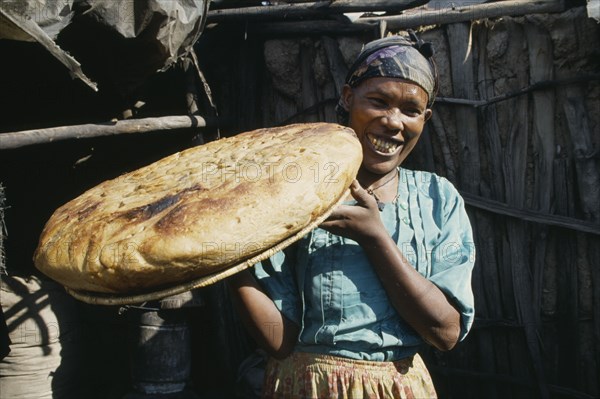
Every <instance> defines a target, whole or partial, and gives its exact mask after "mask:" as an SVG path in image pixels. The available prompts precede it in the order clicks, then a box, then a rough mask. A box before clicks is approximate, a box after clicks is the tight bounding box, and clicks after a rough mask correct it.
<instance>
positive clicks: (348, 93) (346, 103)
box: [341, 84, 354, 111]
mask: <svg viewBox="0 0 600 399" xmlns="http://www.w3.org/2000/svg"><path fill="white" fill-rule="evenodd" d="M353 95H354V94H353V93H352V87H350V86H349V85H347V84H346V85H344V87H342V96H341V100H342V101H341V103H342V106H343V107H344V109H345V110H346V111H350V104H351V103H352V96H353Z"/></svg>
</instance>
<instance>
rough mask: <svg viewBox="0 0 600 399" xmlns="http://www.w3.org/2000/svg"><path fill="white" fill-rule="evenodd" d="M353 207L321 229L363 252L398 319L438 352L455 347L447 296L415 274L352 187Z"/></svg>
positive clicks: (454, 315) (453, 313)
mask: <svg viewBox="0 0 600 399" xmlns="http://www.w3.org/2000/svg"><path fill="white" fill-rule="evenodd" d="M350 188H351V192H352V195H353V196H354V198H355V199H356V200H357V202H358V206H340V207H338V208H336V211H335V212H334V213H333V214H332V216H331V217H330V218H329V219H328V220H327V221H326V222H325V223H323V224H322V225H321V226H320V227H322V228H324V229H326V230H329V231H331V232H332V233H334V234H338V235H341V236H345V237H348V238H351V239H353V240H355V241H357V242H358V243H359V244H360V245H361V246H362V248H363V249H364V251H365V253H366V254H367V257H368V258H369V261H370V262H371V264H372V265H373V268H374V270H375V272H376V273H377V274H378V275H379V278H380V280H381V282H382V284H383V286H384V288H385V290H386V292H387V294H388V297H389V298H390V301H391V302H392V305H393V306H394V308H395V309H396V311H397V312H398V314H399V315H400V316H401V317H402V318H403V319H404V320H405V321H406V322H407V323H408V324H410V325H411V326H412V327H413V328H414V329H415V330H416V331H417V332H418V333H419V335H421V337H423V339H424V340H425V341H427V342H429V343H430V344H432V345H434V346H435V347H436V348H438V349H440V350H449V349H452V348H453V347H454V345H456V343H457V342H458V338H459V334H460V313H459V312H458V310H456V308H455V307H454V306H453V305H452V304H451V303H450V301H449V300H448V298H447V297H446V295H445V294H444V293H443V292H442V291H441V290H440V289H439V288H438V287H437V286H436V285H435V284H433V283H432V282H430V281H429V280H427V279H426V278H425V277H423V276H422V275H421V274H420V273H419V272H417V271H416V270H415V269H414V268H413V266H412V265H411V264H410V263H409V262H408V261H407V260H406V258H405V257H404V255H403V254H402V252H401V251H400V249H399V248H398V247H397V246H396V243H395V242H394V240H393V239H392V238H391V237H390V235H389V234H388V232H387V231H386V229H385V227H384V225H383V222H382V221H381V217H380V216H379V210H378V208H377V203H376V201H375V199H374V198H373V197H372V196H370V195H369V194H368V193H367V192H366V191H365V190H364V189H363V188H362V187H360V185H359V184H358V182H357V181H354V183H353V184H352V186H351V187H350Z"/></svg>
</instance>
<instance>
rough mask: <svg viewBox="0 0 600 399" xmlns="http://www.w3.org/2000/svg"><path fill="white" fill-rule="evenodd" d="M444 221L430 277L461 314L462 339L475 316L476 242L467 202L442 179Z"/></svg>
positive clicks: (432, 256)
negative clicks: (473, 282) (474, 268)
mask: <svg viewBox="0 0 600 399" xmlns="http://www.w3.org/2000/svg"><path fill="white" fill-rule="evenodd" d="M440 183H442V190H441V194H442V197H443V198H442V199H443V201H444V205H443V207H442V215H443V220H442V224H441V232H440V236H439V241H438V243H437V245H436V246H435V248H433V251H432V254H431V262H432V265H431V275H430V277H429V280H430V281H431V282H433V283H434V284H435V285H436V286H437V287H439V288H440V290H442V291H443V292H444V293H445V294H446V296H448V298H450V300H451V301H452V302H453V303H454V305H455V306H456V308H457V309H458V311H459V312H460V313H461V329H460V331H461V333H460V337H459V339H460V340H461V341H462V340H463V339H464V338H465V336H466V335H467V333H468V332H469V330H470V329H471V326H472V325H473V320H474V318H475V306H474V298H473V290H472V288H471V274H472V271H473V266H474V264H475V245H474V241H473V232H472V230H471V223H470V222H469V217H468V216H467V212H466V211H465V206H464V201H463V199H462V197H461V196H460V194H459V193H458V191H457V190H456V189H455V188H454V186H453V185H452V184H451V183H450V182H448V181H447V180H445V179H442V182H440Z"/></svg>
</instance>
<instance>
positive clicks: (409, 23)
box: [358, 0, 565, 30]
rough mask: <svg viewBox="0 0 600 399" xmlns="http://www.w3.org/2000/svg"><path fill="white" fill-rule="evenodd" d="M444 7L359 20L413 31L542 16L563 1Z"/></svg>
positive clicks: (560, 7)
mask: <svg viewBox="0 0 600 399" xmlns="http://www.w3.org/2000/svg"><path fill="white" fill-rule="evenodd" d="M451 3H452V2H448V4H449V5H448V7H445V8H442V9H436V10H418V11H416V12H407V13H405V14H402V15H395V16H390V17H385V16H383V17H369V18H360V19H359V20H358V21H360V22H362V23H364V24H375V23H378V22H379V21H386V22H387V26H388V29H390V30H395V29H406V28H416V27H418V26H423V25H445V24H452V23H458V22H466V21H475V20H478V19H486V18H498V17H506V16H519V15H529V14H543V13H554V12H562V11H564V10H565V5H564V0H514V1H498V2H495V3H485V4H477V5H470V6H463V7H451V6H450V4H451Z"/></svg>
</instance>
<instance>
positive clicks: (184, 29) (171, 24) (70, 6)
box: [0, 0, 210, 90]
mask: <svg viewBox="0 0 600 399" xmlns="http://www.w3.org/2000/svg"><path fill="white" fill-rule="evenodd" d="M209 3H210V0H149V1H144V2H140V1H134V0H3V1H1V2H0V39H12V40H24V41H37V42H39V43H40V44H42V45H43V46H44V47H45V48H46V49H47V50H48V51H49V52H50V53H52V54H53V55H54V56H55V57H56V58H58V59H59V60H60V61H61V62H62V63H63V64H64V65H65V66H66V67H67V68H69V70H70V72H71V73H72V74H73V75H74V76H76V77H78V78H80V79H81V80H83V81H84V82H85V83H86V84H87V85H89V86H90V87H92V88H94V89H95V90H96V84H95V83H94V82H93V81H92V80H91V79H90V78H89V77H88V76H86V74H85V73H84V70H85V69H86V65H85V63H83V70H82V67H81V66H80V63H79V62H78V60H77V55H75V56H73V55H72V54H69V53H72V51H71V49H70V48H68V47H65V48H61V47H59V46H58V45H57V43H56V41H55V40H56V39H57V38H58V37H59V35H60V34H61V32H63V31H65V30H68V28H69V27H70V26H72V25H77V26H79V27H80V28H79V29H80V30H81V26H90V25H99V26H102V27H103V28H106V29H108V30H109V31H111V32H114V33H115V35H112V36H106V37H107V38H110V40H123V41H126V42H127V43H128V46H130V48H132V46H133V47H135V46H137V47H138V48H139V49H141V50H140V51H138V52H137V55H140V56H142V57H144V58H142V62H137V63H136V66H135V67H136V68H139V69H140V71H139V72H140V73H139V76H140V77H142V78H143V77H145V76H147V75H148V73H149V72H152V73H153V72H156V71H160V70H165V69H167V68H168V67H169V66H171V65H172V64H173V63H174V62H175V61H176V60H177V59H178V58H180V57H182V56H184V55H185V54H186V53H188V52H189V51H190V50H191V48H192V45H193V44H194V42H195V41H196V40H197V39H198V37H199V36H200V34H201V32H202V29H203V28H204V23H205V20H206V15H207V12H208V6H209ZM81 33H85V29H83V30H81ZM115 38H116V39H115ZM107 40H108V39H107ZM132 43H133V44H132ZM134 51H135V50H134ZM146 57H147V58H146ZM144 59H148V60H149V62H148V64H144V62H143V60H144ZM149 69H151V71H149ZM127 74H128V75H134V74H135V71H131V70H129V71H128V72H127ZM138 83H140V82H138Z"/></svg>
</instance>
